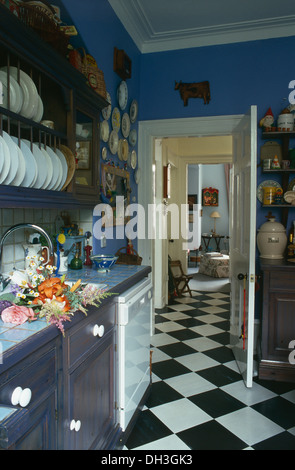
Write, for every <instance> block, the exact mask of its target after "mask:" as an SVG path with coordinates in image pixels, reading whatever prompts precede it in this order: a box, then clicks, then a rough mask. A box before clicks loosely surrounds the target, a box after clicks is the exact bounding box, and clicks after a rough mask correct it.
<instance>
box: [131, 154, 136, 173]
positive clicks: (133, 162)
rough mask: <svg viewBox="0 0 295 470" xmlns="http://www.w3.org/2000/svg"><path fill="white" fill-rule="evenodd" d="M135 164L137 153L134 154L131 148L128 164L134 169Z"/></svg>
mask: <svg viewBox="0 0 295 470" xmlns="http://www.w3.org/2000/svg"><path fill="white" fill-rule="evenodd" d="M136 164H137V155H136V152H135V150H132V152H131V157H130V166H131V168H132V170H135V168H136Z"/></svg>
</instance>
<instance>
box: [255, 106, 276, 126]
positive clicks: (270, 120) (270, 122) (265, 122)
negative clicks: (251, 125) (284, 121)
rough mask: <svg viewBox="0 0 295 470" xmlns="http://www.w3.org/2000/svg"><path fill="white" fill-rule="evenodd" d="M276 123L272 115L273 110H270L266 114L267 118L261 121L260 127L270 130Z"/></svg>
mask: <svg viewBox="0 0 295 470" xmlns="http://www.w3.org/2000/svg"><path fill="white" fill-rule="evenodd" d="M273 123H274V117H273V114H272V110H271V108H268V110H267V111H266V113H265V116H264V117H263V118H262V119H261V120H260V122H259V126H260V127H263V128H264V130H266V131H267V130H270V129H271V127H272V125H273Z"/></svg>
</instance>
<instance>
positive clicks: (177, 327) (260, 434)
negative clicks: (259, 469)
mask: <svg viewBox="0 0 295 470" xmlns="http://www.w3.org/2000/svg"><path fill="white" fill-rule="evenodd" d="M229 309H230V304H229V294H227V293H224V292H214V293H213V292H212V293H209V292H194V293H193V298H190V297H182V298H179V299H175V300H173V301H172V302H171V303H170V304H169V306H167V307H165V308H164V309H159V310H156V334H155V335H154V336H153V337H152V350H153V356H152V358H153V366H152V371H153V385H152V390H151V394H150V396H149V398H148V400H147V403H146V406H145V407H144V408H143V410H142V412H141V413H140V414H139V417H138V419H137V422H136V425H135V427H134V429H133V431H132V433H131V435H130V436H129V438H128V440H127V443H126V445H125V449H129V450H209V449H210V450H219V449H224V450H242V449H256V450H268V449H272V450H295V384H287V383H279V382H270V381H261V380H259V379H258V378H255V379H254V385H253V388H252V389H247V388H245V386H244V382H243V381H242V380H241V376H240V374H239V373H238V371H237V367H236V363H235V361H234V357H233V355H232V352H231V349H230V347H229Z"/></svg>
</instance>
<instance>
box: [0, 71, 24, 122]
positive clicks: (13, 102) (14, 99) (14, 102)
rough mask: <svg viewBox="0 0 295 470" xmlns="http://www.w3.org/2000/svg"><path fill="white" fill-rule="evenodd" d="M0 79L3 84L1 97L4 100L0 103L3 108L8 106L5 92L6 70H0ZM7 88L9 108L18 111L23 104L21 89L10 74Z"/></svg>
mask: <svg viewBox="0 0 295 470" xmlns="http://www.w3.org/2000/svg"><path fill="white" fill-rule="evenodd" d="M0 80H1V81H2V85H3V95H4V96H3V98H4V100H3V101H4V102H3V104H2V105H1V106H2V107H3V108H6V109H7V108H8V96H7V95H8V93H7V72H4V70H0ZM9 89H10V110H11V111H12V112H14V113H19V112H20V110H21V107H22V104H23V95H22V90H21V87H20V86H19V84H18V83H17V81H16V80H15V79H14V78H13V77H12V76H10V78H9Z"/></svg>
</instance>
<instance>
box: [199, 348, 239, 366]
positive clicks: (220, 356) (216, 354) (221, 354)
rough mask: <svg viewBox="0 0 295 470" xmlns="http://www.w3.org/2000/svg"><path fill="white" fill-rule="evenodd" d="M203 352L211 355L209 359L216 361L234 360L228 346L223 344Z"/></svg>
mask: <svg viewBox="0 0 295 470" xmlns="http://www.w3.org/2000/svg"><path fill="white" fill-rule="evenodd" d="M204 354H206V355H207V356H209V357H211V359H215V361H218V362H222V363H225V362H230V361H233V360H234V355H233V352H232V350H231V349H230V348H227V347H226V346H223V347H221V348H214V349H210V350H208V351H204Z"/></svg>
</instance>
